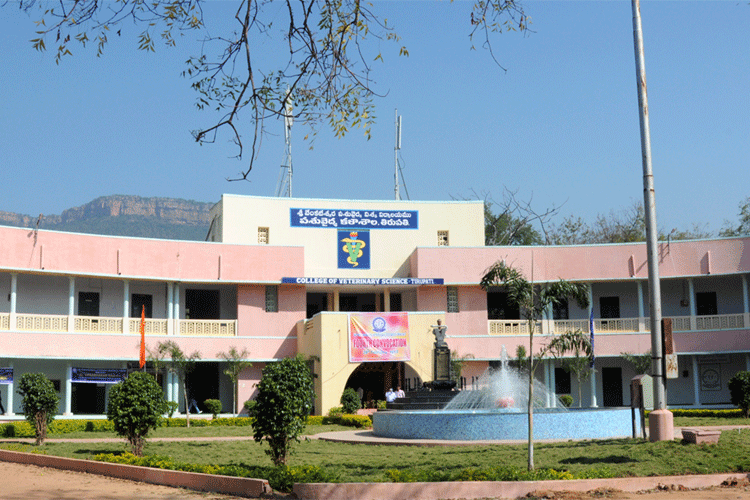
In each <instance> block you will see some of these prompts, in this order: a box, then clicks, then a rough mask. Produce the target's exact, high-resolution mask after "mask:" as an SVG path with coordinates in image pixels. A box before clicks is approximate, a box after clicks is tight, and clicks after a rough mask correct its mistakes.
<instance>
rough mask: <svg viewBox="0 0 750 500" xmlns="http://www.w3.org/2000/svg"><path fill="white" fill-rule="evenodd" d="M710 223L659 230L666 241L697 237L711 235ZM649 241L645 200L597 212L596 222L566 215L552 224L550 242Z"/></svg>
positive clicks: (567, 243) (565, 243) (661, 237)
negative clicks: (708, 226) (665, 230)
mask: <svg viewBox="0 0 750 500" xmlns="http://www.w3.org/2000/svg"><path fill="white" fill-rule="evenodd" d="M706 227H707V226H706V225H700V224H693V225H692V226H691V228H690V229H682V230H680V229H677V228H674V229H672V230H671V231H670V232H669V233H666V232H664V231H663V230H659V236H658V238H659V239H660V240H662V241H664V240H696V239H704V238H710V237H712V236H713V234H712V233H711V232H710V231H708V230H707V229H706ZM637 241H646V212H645V210H644V209H643V203H642V202H633V204H632V205H630V206H628V207H626V208H621V209H619V210H614V209H613V210H610V212H609V214H597V216H596V218H595V220H594V222H593V224H588V223H587V222H586V221H584V220H583V218H581V217H579V216H575V215H569V216H567V217H565V218H564V219H563V220H562V222H560V223H559V224H553V225H551V226H550V228H549V231H548V232H547V243H548V244H550V245H585V244H595V243H632V242H637Z"/></svg>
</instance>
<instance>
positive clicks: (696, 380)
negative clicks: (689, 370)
mask: <svg viewBox="0 0 750 500" xmlns="http://www.w3.org/2000/svg"><path fill="white" fill-rule="evenodd" d="M690 358H691V359H690V360H691V362H692V363H693V405H695V406H700V405H701V396H700V394H701V392H700V391H701V382H700V373H698V356H696V355H695V354H693V355H692V356H690Z"/></svg>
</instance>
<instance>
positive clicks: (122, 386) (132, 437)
mask: <svg viewBox="0 0 750 500" xmlns="http://www.w3.org/2000/svg"><path fill="white" fill-rule="evenodd" d="M166 411H167V405H166V401H164V395H163V393H162V390H161V387H159V384H157V383H156V380H155V379H154V377H153V376H151V375H149V374H148V373H145V372H134V373H131V374H130V375H128V378H126V379H125V380H123V381H122V382H120V383H119V384H117V385H115V386H114V387H112V388H111V389H110V391H109V406H108V407H107V418H108V419H109V420H111V421H112V423H113V424H114V430H115V432H116V433H117V434H118V435H120V436H123V437H125V438H127V440H128V442H129V443H130V445H131V447H132V449H133V454H134V455H136V456H141V455H142V454H143V444H144V443H145V441H146V435H147V434H148V431H149V430H151V429H156V427H158V426H159V421H160V420H161V418H162V415H163V414H164V413H165V412H166Z"/></svg>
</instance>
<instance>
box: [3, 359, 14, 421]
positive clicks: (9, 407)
mask: <svg viewBox="0 0 750 500" xmlns="http://www.w3.org/2000/svg"><path fill="white" fill-rule="evenodd" d="M9 365H10V369H11V370H13V363H9ZM13 378H14V379H15V373H14V374H13ZM5 386H6V387H7V388H8V396H7V397H6V398H5V414H6V415H9V416H11V415H13V414H14V412H13V393H14V392H16V385H15V383H13V382H11V383H9V384H5Z"/></svg>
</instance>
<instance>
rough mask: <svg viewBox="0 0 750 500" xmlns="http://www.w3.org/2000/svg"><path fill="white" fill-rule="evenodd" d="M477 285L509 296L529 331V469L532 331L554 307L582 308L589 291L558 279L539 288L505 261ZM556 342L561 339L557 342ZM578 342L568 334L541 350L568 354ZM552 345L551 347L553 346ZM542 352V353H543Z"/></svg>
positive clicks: (531, 464)
mask: <svg viewBox="0 0 750 500" xmlns="http://www.w3.org/2000/svg"><path fill="white" fill-rule="evenodd" d="M480 286H481V287H482V288H483V289H484V290H487V289H489V288H491V287H496V286H502V287H504V288H505V290H506V292H507V293H508V301H509V302H510V303H511V304H513V305H515V306H517V307H518V309H519V312H520V313H521V317H522V318H523V319H525V320H526V322H527V325H528V330H529V351H528V355H529V357H528V371H529V404H528V424H529V453H528V467H529V470H533V469H534V372H535V370H536V366H537V363H535V356H534V352H535V351H534V329H535V326H536V324H537V323H538V322H539V321H540V320H541V319H542V318H543V316H544V313H545V311H546V310H547V309H548V308H549V307H550V306H551V305H553V304H556V303H560V302H562V301H564V300H570V299H574V300H575V301H576V303H578V305H579V306H580V307H581V308H586V307H588V305H589V297H588V289H587V287H586V285H584V284H582V283H570V282H568V281H565V280H559V281H556V282H551V283H542V284H539V285H536V284H534V283H533V282H530V281H528V280H527V279H526V278H525V277H524V276H523V274H521V272H520V271H518V270H517V269H514V268H513V267H510V266H508V265H507V264H505V262H502V261H500V262H496V263H495V264H493V265H492V266H490V268H489V269H488V270H487V271H486V272H485V274H484V276H483V277H482V279H481V281H480ZM558 339H561V340H559V341H558ZM578 342H580V337H578V338H577V337H576V336H574V335H569V336H567V337H566V338H562V336H559V337H555V339H554V340H553V342H550V344H549V345H548V346H547V347H545V348H544V350H547V351H550V352H555V353H558V354H559V353H561V352H565V351H568V350H570V349H571V348H572V346H573V345H575V344H576V343H578ZM553 344H554V345H553ZM544 350H543V351H542V352H544Z"/></svg>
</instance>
